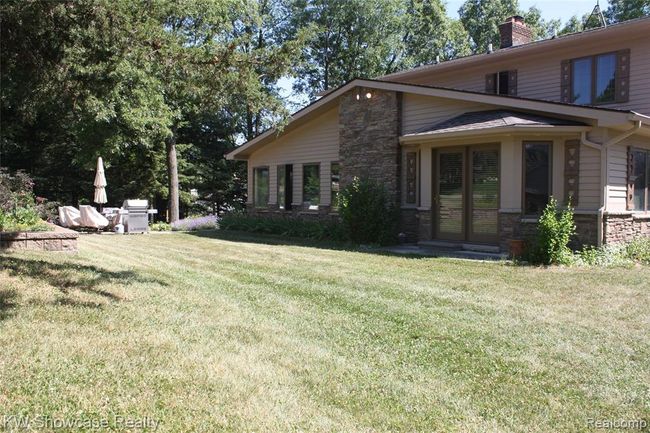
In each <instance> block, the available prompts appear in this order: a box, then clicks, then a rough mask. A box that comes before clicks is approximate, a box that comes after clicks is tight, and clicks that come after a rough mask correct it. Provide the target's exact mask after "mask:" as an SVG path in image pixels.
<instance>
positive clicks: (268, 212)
mask: <svg viewBox="0 0 650 433" xmlns="http://www.w3.org/2000/svg"><path fill="white" fill-rule="evenodd" d="M246 213H247V214H248V215H252V216H258V217H267V218H298V219H304V220H314V219H319V220H330V219H338V213H336V212H333V211H332V210H331V207H330V206H323V205H321V206H319V207H318V210H310V209H303V206H302V205H293V206H292V207H291V210H289V211H286V210H281V209H280V208H279V207H278V205H277V204H274V205H268V207H266V208H256V207H255V206H254V205H252V204H251V203H248V204H247V205H246Z"/></svg>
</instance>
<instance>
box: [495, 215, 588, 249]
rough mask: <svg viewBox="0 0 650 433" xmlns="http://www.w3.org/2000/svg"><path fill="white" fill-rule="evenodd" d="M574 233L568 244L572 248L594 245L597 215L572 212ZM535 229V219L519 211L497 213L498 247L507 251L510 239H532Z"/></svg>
mask: <svg viewBox="0 0 650 433" xmlns="http://www.w3.org/2000/svg"><path fill="white" fill-rule="evenodd" d="M573 219H574V221H575V224H576V235H575V237H574V239H573V241H572V242H571V244H570V247H571V248H573V249H579V248H581V247H582V246H583V245H596V244H597V243H598V215H595V214H574V215H573ZM536 231H537V221H536V220H535V219H526V218H522V216H521V213H505V212H502V213H499V233H500V235H499V248H500V249H501V251H504V252H505V251H508V250H509V248H510V246H509V245H508V242H509V241H510V239H524V240H532V239H534V237H535V233H536Z"/></svg>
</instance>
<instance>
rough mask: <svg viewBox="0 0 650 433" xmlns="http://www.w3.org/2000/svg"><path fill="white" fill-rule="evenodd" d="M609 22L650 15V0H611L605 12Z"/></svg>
mask: <svg viewBox="0 0 650 433" xmlns="http://www.w3.org/2000/svg"><path fill="white" fill-rule="evenodd" d="M604 15H605V18H607V21H608V22H609V23H617V22H621V21H627V20H631V19H634V18H641V17H647V16H650V0H609V7H608V8H607V10H606V11H605V12H604Z"/></svg>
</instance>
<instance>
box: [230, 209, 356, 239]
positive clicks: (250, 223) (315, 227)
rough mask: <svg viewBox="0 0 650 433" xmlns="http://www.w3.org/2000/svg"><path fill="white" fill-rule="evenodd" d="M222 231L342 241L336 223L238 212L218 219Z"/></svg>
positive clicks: (339, 228) (342, 237)
mask: <svg viewBox="0 0 650 433" xmlns="http://www.w3.org/2000/svg"><path fill="white" fill-rule="evenodd" d="M219 228H220V229H222V230H239V231H245V232H251V233H264V234H274V235H282V236H288V237H297V238H305V239H312V240H333V241H341V240H343V239H344V235H343V230H342V229H341V225H340V224H339V223H338V222H336V221H327V222H323V221H308V220H298V219H289V218H274V217H256V216H251V215H246V214H244V213H240V212H232V213H228V214H225V215H224V216H222V217H221V219H219Z"/></svg>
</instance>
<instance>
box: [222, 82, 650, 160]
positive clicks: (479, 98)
mask: <svg viewBox="0 0 650 433" xmlns="http://www.w3.org/2000/svg"><path fill="white" fill-rule="evenodd" d="M355 87H363V88H366V89H378V90H388V91H394V92H402V93H411V94H417V95H422V96H433V97H438V98H443V99H450V100H457V101H468V102H477V103H482V104H488V105H494V106H499V107H505V108H508V109H515V110H523V111H528V112H533V113H536V114H544V113H546V114H552V115H556V116H566V117H568V118H571V119H575V120H578V121H581V120H585V121H587V122H588V123H590V124H591V125H592V126H607V127H623V128H624V127H625V126H627V125H629V124H630V122H632V121H635V120H640V121H643V122H644V123H648V122H650V117H647V116H644V115H641V114H638V113H635V112H634V111H625V110H617V109H613V108H602V107H589V106H582V105H574V104H567V103H562V102H554V101H544V100H539V99H530V98H523V97H519V96H505V95H491V94H486V93H481V92H473V91H469V90H457V89H448V88H444V87H436V86H426V85H421V84H408V83H396V82H393V81H380V80H367V79H355V80H352V81H349V82H347V83H345V84H343V85H341V86H340V87H338V88H337V89H335V90H334V91H332V92H331V93H329V94H328V95H326V96H324V97H322V98H321V99H319V100H317V101H315V102H313V103H311V104H309V105H308V106H306V107H305V108H303V109H302V110H299V111H297V112H296V113H294V114H293V115H292V116H291V117H290V118H289V122H288V123H287V125H286V126H285V128H284V129H283V130H281V131H280V130H277V129H276V128H271V129H268V130H267V131H265V132H263V133H262V134H260V135H258V136H257V137H255V138H253V139H252V140H250V141H248V142H246V143H244V144H242V145H241V146H239V147H237V148H236V149H234V150H233V151H231V152H230V153H228V154H227V155H226V158H227V159H241V160H246V159H248V156H249V155H250V154H251V153H252V152H254V151H255V150H257V149H258V148H260V147H261V146H264V145H266V144H268V143H270V142H272V141H274V140H275V139H276V138H278V137H279V136H281V135H283V134H286V133H288V132H289V131H292V130H294V129H295V128H297V127H298V126H301V125H304V124H305V123H306V122H308V121H309V120H310V119H312V118H314V117H316V116H318V115H320V114H323V113H324V112H326V111H327V110H329V109H331V108H333V107H334V106H336V104H337V103H338V98H339V97H340V96H341V95H343V94H344V93H346V92H348V91H350V90H352V89H354V88H355Z"/></svg>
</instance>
